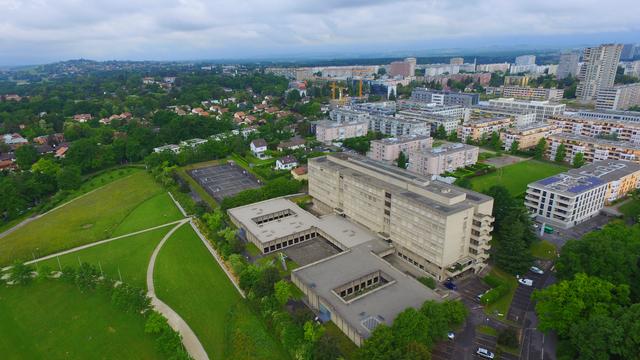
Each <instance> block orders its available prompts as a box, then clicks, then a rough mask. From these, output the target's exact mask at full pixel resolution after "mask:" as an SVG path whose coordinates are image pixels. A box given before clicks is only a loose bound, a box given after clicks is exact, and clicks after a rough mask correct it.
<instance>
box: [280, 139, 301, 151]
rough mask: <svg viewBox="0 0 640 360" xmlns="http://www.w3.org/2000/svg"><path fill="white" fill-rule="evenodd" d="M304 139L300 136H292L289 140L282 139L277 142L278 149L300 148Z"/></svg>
mask: <svg viewBox="0 0 640 360" xmlns="http://www.w3.org/2000/svg"><path fill="white" fill-rule="evenodd" d="M305 143H306V141H305V140H304V139H302V138H293V139H291V140H289V141H282V142H281V143H280V144H278V148H277V149H278V151H284V150H296V149H302V148H304V146H305Z"/></svg>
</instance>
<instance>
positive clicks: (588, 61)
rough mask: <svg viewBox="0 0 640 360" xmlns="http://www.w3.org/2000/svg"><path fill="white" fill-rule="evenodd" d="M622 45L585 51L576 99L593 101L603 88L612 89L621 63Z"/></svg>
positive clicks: (586, 49) (606, 45)
mask: <svg viewBox="0 0 640 360" xmlns="http://www.w3.org/2000/svg"><path fill="white" fill-rule="evenodd" d="M621 51H622V45H621V44H605V45H600V46H597V47H589V48H585V49H584V53H583V55H582V58H583V61H584V64H583V65H582V66H581V67H580V72H579V73H578V79H579V80H580V83H578V87H577V89H576V97H577V98H578V100H581V101H585V102H588V101H593V100H595V98H596V96H597V95H598V91H600V89H602V88H610V87H612V86H613V83H614V81H615V79H616V71H617V70H618V62H619V61H620V52H621Z"/></svg>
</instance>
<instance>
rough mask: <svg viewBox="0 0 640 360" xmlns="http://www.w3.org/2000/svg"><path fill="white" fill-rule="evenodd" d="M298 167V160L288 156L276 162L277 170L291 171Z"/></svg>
mask: <svg viewBox="0 0 640 360" xmlns="http://www.w3.org/2000/svg"><path fill="white" fill-rule="evenodd" d="M296 166H298V160H297V159H296V158H295V157H294V156H291V155H287V156H285V157H281V158H280V159H278V160H276V169H277V170H291V169H293V168H294V167H296Z"/></svg>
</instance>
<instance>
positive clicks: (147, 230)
mask: <svg viewBox="0 0 640 360" xmlns="http://www.w3.org/2000/svg"><path fill="white" fill-rule="evenodd" d="M186 221H187V219H180V220H176V221H173V222H169V223H166V224H162V225H158V226H154V227H151V228H148V229H143V230H139V231H134V232H132V233H128V234H124V235H120V236H116V237H112V238H109V239H104V240H100V241H96V242H93V243H89V244H86V245H81V246H78V247H74V248H73V249H69V250H64V251H60V252H57V253H55V254H51V255H47V256H43V257H41V258H38V259H34V260H30V261H27V262H25V264H26V265H30V264H35V263H37V262H40V261H44V260H49V259H53V258H55V257H57V256H62V255H67V254H71V253H74V252H76V251H80V250H84V249H88V248H90V247H94V246H98V245H102V244H105V243H108V242H111V241H114V240H118V239H122V238H125V237H129V236H133V235H138V234H142V233H146V232H149V231H153V230H157V229H160V228H163V227H166V226H169V225H175V224H178V223H180V224H184V223H185V222H186ZM9 268H11V266H7V267H5V268H3V269H2V271H5V270H7V269H9Z"/></svg>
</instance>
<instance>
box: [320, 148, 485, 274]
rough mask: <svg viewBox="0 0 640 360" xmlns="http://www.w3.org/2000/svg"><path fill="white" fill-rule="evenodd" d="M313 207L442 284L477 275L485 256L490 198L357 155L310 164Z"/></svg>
mask: <svg viewBox="0 0 640 360" xmlns="http://www.w3.org/2000/svg"><path fill="white" fill-rule="evenodd" d="M309 195H311V196H312V197H313V199H314V206H317V208H318V209H320V210H323V211H326V212H334V213H338V214H342V215H344V216H345V217H346V218H347V219H350V220H352V221H355V222H357V223H359V224H361V225H363V226H365V227H366V228H367V229H369V230H370V231H372V232H374V233H377V234H379V235H380V236H382V237H383V238H385V239H387V240H388V241H390V243H391V244H393V246H394V247H395V252H396V255H397V257H398V258H400V259H402V260H403V261H404V262H405V263H406V264H410V265H412V268H413V269H414V270H415V271H417V272H420V273H421V274H424V275H425V276H426V275H428V276H431V277H433V278H435V279H436V280H444V279H446V278H447V277H454V276H457V275H460V274H462V273H464V272H468V271H479V270H481V269H482V268H484V266H485V265H486V261H487V259H488V256H489V252H488V251H489V249H490V245H489V241H490V239H491V230H492V226H491V224H492V223H493V220H494V219H493V217H492V216H491V212H492V208H493V199H492V198H490V197H488V196H485V195H482V194H479V193H476V192H473V191H469V190H465V189H461V188H457V187H455V186H451V185H448V184H445V183H442V182H439V181H431V180H430V179H429V178H427V177H424V176H421V175H417V174H413V173H411V172H408V171H406V170H403V169H400V168H398V167H396V166H393V165H386V164H384V163H380V162H377V161H374V160H371V159H367V158H365V157H362V156H356V155H349V154H346V153H336V154H332V155H328V156H326V157H320V158H313V159H310V160H309Z"/></svg>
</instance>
